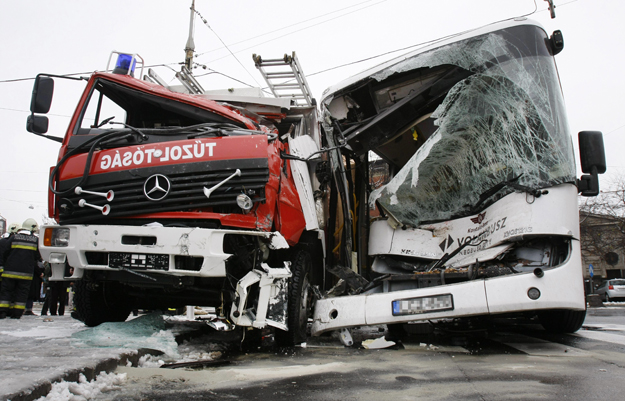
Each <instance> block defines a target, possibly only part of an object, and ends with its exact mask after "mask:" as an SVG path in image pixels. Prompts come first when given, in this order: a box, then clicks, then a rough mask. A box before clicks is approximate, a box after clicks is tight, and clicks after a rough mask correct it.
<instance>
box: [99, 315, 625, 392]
mask: <svg viewBox="0 0 625 401" xmlns="http://www.w3.org/2000/svg"><path fill="white" fill-rule="evenodd" d="M517 323H518V322H514V321H503V322H498V324H501V326H497V328H493V326H492V325H490V324H489V323H480V322H477V323H476V324H474V325H472V326H470V327H469V326H464V327H461V326H458V327H455V326H447V327H444V328H437V329H436V330H435V332H434V333H431V334H419V335H412V334H408V333H406V334H405V335H404V336H402V339H401V341H399V342H398V344H396V345H395V346H392V347H390V348H385V349H364V348H362V343H361V342H362V341H363V340H366V339H368V338H369V339H370V338H376V337H380V336H382V335H384V334H388V333H386V332H384V328H383V327H380V328H377V327H374V328H366V329H361V330H355V331H354V332H353V335H354V341H355V342H356V344H355V346H353V347H345V346H343V345H342V344H341V343H340V342H339V340H338V339H337V337H336V336H334V337H332V336H330V337H319V338H316V339H311V340H309V342H308V343H307V345H306V347H305V348H301V347H297V348H294V349H275V348H274V349H262V350H255V351H254V352H247V353H237V352H224V354H223V357H222V361H221V362H222V363H223V364H222V365H220V366H216V367H203V368H196V369H193V368H185V369H154V368H133V367H119V368H118V369H117V371H116V372H118V373H126V374H127V377H128V380H127V383H126V385H125V386H123V388H122V389H121V390H118V391H115V392H112V393H109V394H107V395H106V396H105V397H103V398H98V399H107V400H171V399H176V400H226V399H227V400H232V399H235V400H236V399H241V400H267V399H291V400H293V399H295V400H387V399H392V400H414V399H423V400H542V399H545V400H562V399H567V400H588V399H599V400H616V399H622V397H623V395H622V391H623V389H624V388H625V385H624V384H623V383H625V305H619V306H609V307H606V308H597V309H590V310H589V313H588V317H587V319H586V322H585V326H584V329H582V330H580V331H579V332H578V333H576V334H573V335H549V334H547V333H545V332H544V331H542V330H541V329H540V328H539V327H538V326H536V325H532V324H531V322H529V324H525V325H523V326H519V325H518V324H517ZM525 323H528V322H525ZM415 327H416V326H415ZM411 331H415V330H414V327H413V330H411Z"/></svg>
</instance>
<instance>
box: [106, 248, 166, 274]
mask: <svg viewBox="0 0 625 401" xmlns="http://www.w3.org/2000/svg"><path fill="white" fill-rule="evenodd" d="M109 265H110V266H111V267H115V268H120V267H126V268H129V269H139V270H169V255H158V254H145V253H121V252H111V253H110V254H109Z"/></svg>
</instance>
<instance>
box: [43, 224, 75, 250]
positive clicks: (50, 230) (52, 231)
mask: <svg viewBox="0 0 625 401" xmlns="http://www.w3.org/2000/svg"><path fill="white" fill-rule="evenodd" d="M43 244H44V245H45V246H55V247H66V246H68V245H69V228H62V227H47V228H46V229H45V232H44V234H43Z"/></svg>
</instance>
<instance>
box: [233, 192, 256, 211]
mask: <svg viewBox="0 0 625 401" xmlns="http://www.w3.org/2000/svg"><path fill="white" fill-rule="evenodd" d="M237 205H239V207H240V208H241V209H243V211H245V212H249V211H250V210H252V206H254V202H252V199H251V198H250V197H249V196H247V195H245V194H239V195H238V196H237Z"/></svg>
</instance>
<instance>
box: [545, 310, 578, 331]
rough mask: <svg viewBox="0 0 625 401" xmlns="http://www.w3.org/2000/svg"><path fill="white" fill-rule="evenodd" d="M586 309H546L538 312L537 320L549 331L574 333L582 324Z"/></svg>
mask: <svg viewBox="0 0 625 401" xmlns="http://www.w3.org/2000/svg"><path fill="white" fill-rule="evenodd" d="M584 319H586V311H585V310H583V311H576V310H560V309H554V310H548V311H541V312H538V320H539V321H540V324H541V325H542V326H543V328H544V329H545V330H547V331H548V332H550V333H559V334H570V333H575V332H576V331H577V330H579V329H580V328H581V327H582V324H584Z"/></svg>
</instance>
